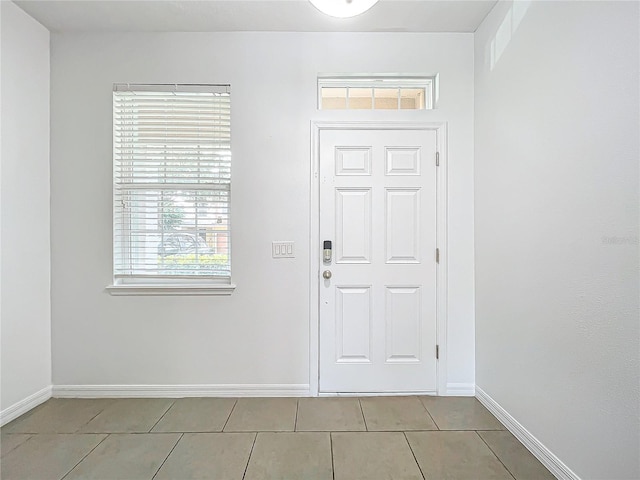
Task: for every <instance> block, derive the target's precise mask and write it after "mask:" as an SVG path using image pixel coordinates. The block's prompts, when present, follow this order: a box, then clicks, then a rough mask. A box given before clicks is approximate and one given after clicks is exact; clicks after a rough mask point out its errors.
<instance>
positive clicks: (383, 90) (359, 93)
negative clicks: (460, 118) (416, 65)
mask: <svg viewBox="0 0 640 480" xmlns="http://www.w3.org/2000/svg"><path fill="white" fill-rule="evenodd" d="M434 92H435V77H413V76H410V77H409V76H391V75H378V76H372V77H371V76H366V77H365V76H359V75H358V76H320V77H318V107H319V108H320V109H322V110H425V109H427V110H428V109H432V108H433V104H434Z"/></svg>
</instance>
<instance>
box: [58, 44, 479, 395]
mask: <svg viewBox="0 0 640 480" xmlns="http://www.w3.org/2000/svg"><path fill="white" fill-rule="evenodd" d="M51 62H52V78H51V82H52V102H51V108H52V123H51V126H52V130H51V132H52V143H51V149H52V151H51V153H52V160H51V162H52V167H51V188H52V278H53V292H52V307H53V310H52V312H53V313H52V315H53V363H54V372H53V376H54V383H55V384H57V385H83V384H164V385H175V384H286V385H291V384H294V385H296V384H297V385H306V384H308V383H309V373H308V372H309V345H308V344H309V254H310V253H309V228H310V225H309V196H310V168H311V167H310V122H311V120H312V119H325V120H326V119H329V118H341V119H344V118H346V117H345V114H344V112H339V114H335V113H334V114H333V115H331V114H329V113H327V112H318V111H317V110H316V76H317V74H318V73H319V72H323V73H339V72H383V73H384V72H401V73H414V72H417V73H436V72H437V73H439V74H440V79H441V88H440V103H439V108H438V109H437V110H435V111H423V112H409V113H406V112H405V113H404V114H402V113H400V112H392V113H391V114H383V113H382V112H372V113H368V114H365V113H360V114H359V116H358V117H357V118H361V119H364V118H368V119H371V118H375V119H379V120H382V119H385V118H388V117H385V116H384V115H390V118H395V119H411V120H417V119H420V120H425V121H442V120H446V121H447V122H449V123H448V127H449V154H450V156H449V162H450V171H449V178H450V191H449V193H450V205H449V213H450V219H449V221H450V232H449V239H450V245H449V253H450V263H449V265H450V272H449V293H450V302H449V324H450V331H449V365H450V371H449V382H451V383H461V384H467V385H473V382H474V363H473V362H474V350H473V349H474V332H473V322H474V319H473V227H472V222H473V193H472V192H473V169H472V166H473V164H472V156H473V137H472V134H473V36H472V35H471V34H431V35H429V34H301V33H223V34H184V33H183V34H180V33H176V34H117V35H110V34H61V35H53V37H52V60H51ZM114 82H139V83H167V82H176V83H227V82H228V83H230V84H231V85H232V128H233V155H234V156H233V182H234V183H233V206H232V224H233V236H232V242H233V278H234V282H235V283H236V284H237V286H238V287H237V290H236V291H235V293H234V294H233V295H232V296H231V297H215V298H214V297H111V296H109V295H108V294H107V293H106V292H105V290H104V288H105V286H106V285H108V284H109V283H110V282H111V172H112V157H111V128H112V127H111V118H112V115H111V111H112V106H111V92H112V84H113V83H114ZM272 240H293V241H295V242H296V258H295V259H294V260H273V259H272V258H271V250H270V249H271V241H272Z"/></svg>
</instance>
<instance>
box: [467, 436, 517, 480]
mask: <svg viewBox="0 0 640 480" xmlns="http://www.w3.org/2000/svg"><path fill="white" fill-rule="evenodd" d="M481 431H484V430H481ZM494 431H495V430H494ZM473 432H474V433H475V434H476V435H477V436H478V437H480V441H482V443H484V444H485V445H486V446H487V448H488V449H489V451H490V452H491V453H493V456H494V457H496V459H497V460H498V461H499V462H500V463H501V464H502V466H503V467H504V469H505V470H506V471H507V473H508V474H509V475H511V477H512V478H513V480H516V476H515V475H514V474H513V473H511V470H509V467H507V466H506V465H505V464H504V462H503V461H502V460H501V459H500V457H499V456H498V454H497V453H496V452H494V451H493V448H491V445H489V444H488V443H487V442H486V441H485V439H484V438H482V435H480V434H479V433H478V430H473Z"/></svg>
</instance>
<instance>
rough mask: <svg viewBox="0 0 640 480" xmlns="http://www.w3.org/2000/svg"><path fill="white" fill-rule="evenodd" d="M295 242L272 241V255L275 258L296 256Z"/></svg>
mask: <svg viewBox="0 0 640 480" xmlns="http://www.w3.org/2000/svg"><path fill="white" fill-rule="evenodd" d="M293 246H294V243H293V242H272V243H271V256H272V257H273V258H295V256H296V255H295V251H294V249H293Z"/></svg>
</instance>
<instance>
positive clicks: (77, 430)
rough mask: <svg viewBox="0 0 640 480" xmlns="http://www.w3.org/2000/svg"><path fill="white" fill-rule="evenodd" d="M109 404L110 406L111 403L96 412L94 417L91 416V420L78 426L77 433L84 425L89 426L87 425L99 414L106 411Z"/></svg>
mask: <svg viewBox="0 0 640 480" xmlns="http://www.w3.org/2000/svg"><path fill="white" fill-rule="evenodd" d="M108 406H109V405H106V406H105V407H104V408H103V409H102V410H100V411H99V412H98V413H96V414H95V415H94V416H93V417H91V418H90V419H89V421H88V422H85V423H83V424H82V425H80V426H79V427H78V429H77V430H76V433H78V432H79V431H80V430H82V428H83V427H86V426H87V425H89V424H90V423H91V422H93V420H94V419H95V418H96V417H97V416H98V415H100V414H101V413H102V412H104V411H105V410H106V409H107V407H108Z"/></svg>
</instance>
